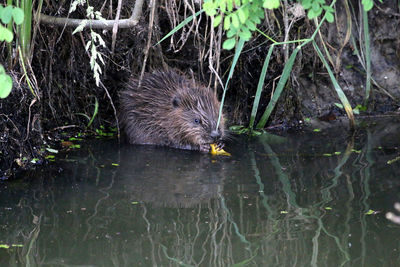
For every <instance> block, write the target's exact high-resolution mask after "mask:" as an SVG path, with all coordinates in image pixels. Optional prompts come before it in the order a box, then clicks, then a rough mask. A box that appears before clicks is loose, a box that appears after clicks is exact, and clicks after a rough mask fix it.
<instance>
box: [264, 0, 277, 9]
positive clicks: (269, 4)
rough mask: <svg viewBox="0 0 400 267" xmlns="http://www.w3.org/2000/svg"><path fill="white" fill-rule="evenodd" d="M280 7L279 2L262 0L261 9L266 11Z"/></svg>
mask: <svg viewBox="0 0 400 267" xmlns="http://www.w3.org/2000/svg"><path fill="white" fill-rule="evenodd" d="M279 5H280V2H279V0H264V3H263V7H264V8H268V9H274V8H278V7H279Z"/></svg>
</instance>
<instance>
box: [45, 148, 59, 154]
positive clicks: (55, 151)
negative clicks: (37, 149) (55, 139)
mask: <svg viewBox="0 0 400 267" xmlns="http://www.w3.org/2000/svg"><path fill="white" fill-rule="evenodd" d="M46 150H47V151H49V152H50V153H56V154H57V153H58V150H57V149H53V148H50V147H46Z"/></svg>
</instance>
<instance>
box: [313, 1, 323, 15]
mask: <svg viewBox="0 0 400 267" xmlns="http://www.w3.org/2000/svg"><path fill="white" fill-rule="evenodd" d="M320 9H321V6H320V5H319V3H318V2H316V1H315V2H313V4H312V10H314V11H315V12H318V10H320Z"/></svg>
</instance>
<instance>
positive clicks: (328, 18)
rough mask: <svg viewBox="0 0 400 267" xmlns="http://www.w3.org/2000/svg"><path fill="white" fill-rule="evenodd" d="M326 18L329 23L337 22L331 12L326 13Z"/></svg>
mask: <svg viewBox="0 0 400 267" xmlns="http://www.w3.org/2000/svg"><path fill="white" fill-rule="evenodd" d="M325 18H326V21H328V22H329V23H332V22H333V21H334V20H335V18H334V17H333V14H332V13H330V12H326V14H325Z"/></svg>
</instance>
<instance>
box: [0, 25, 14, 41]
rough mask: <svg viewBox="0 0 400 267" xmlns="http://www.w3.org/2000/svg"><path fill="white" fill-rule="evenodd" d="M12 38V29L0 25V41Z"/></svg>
mask: <svg viewBox="0 0 400 267" xmlns="http://www.w3.org/2000/svg"><path fill="white" fill-rule="evenodd" d="M13 38H14V35H13V33H12V31H10V30H9V29H7V28H4V27H3V26H1V25H0V41H6V42H7V43H10V42H11V41H12V40H13Z"/></svg>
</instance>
